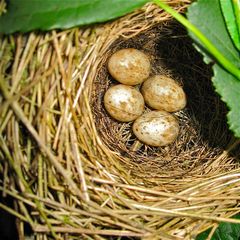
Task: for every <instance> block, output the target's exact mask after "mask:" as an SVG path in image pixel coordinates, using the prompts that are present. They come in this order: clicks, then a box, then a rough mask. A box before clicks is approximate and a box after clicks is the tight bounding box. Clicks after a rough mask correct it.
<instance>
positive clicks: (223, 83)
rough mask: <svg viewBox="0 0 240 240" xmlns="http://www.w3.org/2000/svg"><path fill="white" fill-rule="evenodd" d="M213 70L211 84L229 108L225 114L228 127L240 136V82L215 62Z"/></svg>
mask: <svg viewBox="0 0 240 240" xmlns="http://www.w3.org/2000/svg"><path fill="white" fill-rule="evenodd" d="M213 71H214V77H213V78H212V80H213V85H214V87H215V88H216V91H217V92H218V93H219V94H220V95H221V99H222V100H223V101H224V102H225V103H226V104H227V106H228V108H229V109H230V111H229V113H228V115H227V118H228V125H229V128H230V129H231V130H232V131H233V132H234V133H235V136H236V137H240V82H239V81H237V79H236V78H235V77H233V76H232V75H231V74H229V73H228V72H227V71H225V70H224V69H223V68H222V67H220V66H219V65H217V64H214V66H213Z"/></svg>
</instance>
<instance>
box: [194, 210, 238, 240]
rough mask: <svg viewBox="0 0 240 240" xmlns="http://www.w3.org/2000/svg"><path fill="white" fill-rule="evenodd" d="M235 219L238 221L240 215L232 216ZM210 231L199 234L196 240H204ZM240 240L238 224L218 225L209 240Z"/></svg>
mask: <svg viewBox="0 0 240 240" xmlns="http://www.w3.org/2000/svg"><path fill="white" fill-rule="evenodd" d="M234 218H236V219H240V215H239V214H238V215H236V216H234ZM209 233H210V230H207V231H205V232H203V233H201V234H199V235H198V236H197V238H196V240H206V239H207V237H208V235H209ZM239 238H240V224H236V223H220V224H219V227H218V228H217V229H216V231H215V232H214V234H213V236H212V238H211V240H236V239H239Z"/></svg>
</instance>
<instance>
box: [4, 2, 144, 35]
mask: <svg viewBox="0 0 240 240" xmlns="http://www.w3.org/2000/svg"><path fill="white" fill-rule="evenodd" d="M146 2H148V1H147V0H134V1H129V0H66V1H59V0H45V1H42V0H11V1H9V5H8V9H7V13H6V14H4V15H3V16H1V17H0V32H1V33H5V34H10V33H13V32H28V31H31V30H35V29H40V30H49V29H55V28H57V29H58V28H59V29H66V28H71V27H75V26H79V25H86V24H91V23H98V22H104V21H107V20H110V19H114V18H117V17H120V16H122V15H124V14H126V13H129V12H131V11H133V10H134V9H137V8H139V7H141V6H143V5H144V4H145V3H146Z"/></svg>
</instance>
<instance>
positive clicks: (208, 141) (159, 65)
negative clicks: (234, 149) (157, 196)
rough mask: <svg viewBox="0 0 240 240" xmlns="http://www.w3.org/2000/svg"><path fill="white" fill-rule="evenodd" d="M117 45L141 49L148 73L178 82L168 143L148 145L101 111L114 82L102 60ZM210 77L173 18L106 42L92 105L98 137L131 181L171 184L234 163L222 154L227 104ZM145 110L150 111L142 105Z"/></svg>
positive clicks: (228, 138)
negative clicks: (179, 96) (179, 105)
mask: <svg viewBox="0 0 240 240" xmlns="http://www.w3.org/2000/svg"><path fill="white" fill-rule="evenodd" d="M122 48H136V49H139V50H141V51H143V52H145V53H146V54H148V55H149V56H150V59H151V65H152V72H151V75H156V74H163V75H167V76H171V77H172V78H173V79H175V80H176V81H178V82H179V83H180V85H182V86H183V88H184V90H185V92H186V95H187V101H188V104H187V107H186V108H185V109H184V110H182V111H179V112H177V113H175V114H174V115H175V116H176V117H177V118H178V119H179V123H180V135H179V136H178V138H177V140H176V141H175V142H174V143H173V144H170V145H169V146H166V147H150V146H147V145H145V144H143V143H141V142H139V141H138V140H137V139H136V137H135V136H134V134H133V133H132V128H131V126H132V123H120V122H118V121H116V120H114V119H112V118H111V117H109V115H108V114H107V112H106V111H105V109H104V105H103V96H104V94H105V92H106V90H107V89H108V88H109V87H110V86H112V85H115V84H118V83H117V82H116V81H115V80H114V79H113V78H112V77H111V76H110V75H109V73H108V71H107V67H106V66H107V59H108V57H109V56H110V55H111V54H112V53H114V52H115V51H117V50H119V49H122ZM211 76H212V72H211V66H207V65H205V64H204V63H203V62H202V57H201V56H200V55H199V53H198V52H197V51H196V50H194V48H193V46H192V42H191V40H190V39H189V38H188V36H187V33H186V32H185V30H184V29H182V27H181V26H180V25H178V24H176V22H174V21H172V22H167V23H165V24H163V25H161V26H160V27H159V26H158V27H155V28H153V29H150V30H148V31H146V32H145V33H142V34H140V35H138V36H136V37H134V38H131V39H128V40H126V39H120V40H117V41H116V42H115V43H114V44H113V45H112V46H111V48H110V50H109V51H108V52H107V57H105V56H104V60H103V62H102V65H101V68H100V69H99V71H98V74H97V77H96V80H95V83H94V87H95V88H94V90H93V92H94V94H93V100H92V107H93V109H94V114H95V121H96V124H97V126H98V132H99V134H100V136H101V138H102V139H103V141H104V143H105V144H106V146H107V147H108V148H109V149H111V151H113V152H114V153H115V155H117V156H120V157H119V158H118V160H117V161H121V162H122V163H123V165H124V166H125V168H126V169H128V173H129V174H130V175H132V176H133V178H136V179H135V181H136V182H137V181H139V184H141V183H144V184H151V185H158V184H159V182H161V183H162V179H166V181H168V180H167V179H169V181H171V182H172V183H173V182H174V181H175V180H176V179H183V178H185V179H186V178H191V177H194V178H197V177H202V176H204V175H205V174H206V175H208V174H209V175H211V171H213V172H214V173H215V170H214V168H212V167H211V166H212V165H218V168H219V169H220V170H219V172H226V171H229V170H231V169H234V168H235V167H238V162H237V161H235V160H234V159H235V157H234V156H228V157H227V158H224V159H222V157H221V156H222V153H223V152H224V148H225V147H226V146H227V145H228V144H229V142H231V141H232V140H233V137H232V134H231V133H230V132H229V131H228V127H227V124H226V112H227V110H226V107H225V105H224V104H223V102H222V101H221V100H220V98H219V97H218V96H217V94H216V93H215V92H214V89H213V87H212V85H211V81H210V79H211ZM140 87H141V86H139V85H138V86H136V88H138V89H139V88H140ZM145 111H150V109H149V108H148V107H146V109H145ZM234 162H235V164H234ZM214 173H213V174H214ZM137 179H138V180H137Z"/></svg>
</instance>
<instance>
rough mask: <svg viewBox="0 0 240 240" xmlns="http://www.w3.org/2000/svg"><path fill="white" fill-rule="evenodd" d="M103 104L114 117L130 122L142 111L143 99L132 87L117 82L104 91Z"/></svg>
mask: <svg viewBox="0 0 240 240" xmlns="http://www.w3.org/2000/svg"><path fill="white" fill-rule="evenodd" d="M104 106H105V108H106V110H107V112H108V113H109V114H110V115H111V116H112V117H113V118H114V119H116V120H118V121H121V122H130V121H133V120H135V119H136V118H137V117H139V116H140V115H141V114H142V113H143V110H144V99H143V96H142V94H141V93H140V92H139V91H138V90H136V89H135V88H134V87H131V86H126V85H123V84H119V85H115V86H113V87H111V88H109V89H108V90H107V91H106V93H105V95H104Z"/></svg>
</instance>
